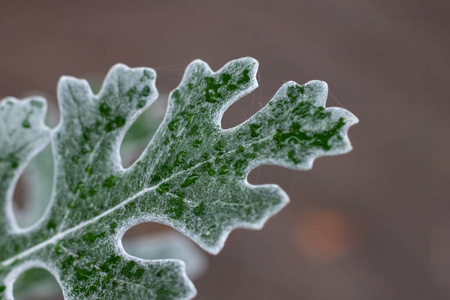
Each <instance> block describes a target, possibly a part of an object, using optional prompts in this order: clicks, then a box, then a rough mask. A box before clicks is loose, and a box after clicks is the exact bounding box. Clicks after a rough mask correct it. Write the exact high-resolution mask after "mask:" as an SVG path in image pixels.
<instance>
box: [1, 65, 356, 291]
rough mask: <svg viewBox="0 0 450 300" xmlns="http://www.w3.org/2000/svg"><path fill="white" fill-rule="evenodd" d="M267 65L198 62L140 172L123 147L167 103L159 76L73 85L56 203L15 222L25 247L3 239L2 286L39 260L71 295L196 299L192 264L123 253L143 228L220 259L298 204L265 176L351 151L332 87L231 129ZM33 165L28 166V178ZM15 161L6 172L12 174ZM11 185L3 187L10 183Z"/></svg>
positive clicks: (349, 119) (290, 90) (63, 90)
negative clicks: (272, 169) (182, 239)
mask: <svg viewBox="0 0 450 300" xmlns="http://www.w3.org/2000/svg"><path fill="white" fill-rule="evenodd" d="M257 66H258V63H257V62H256V60H254V59H252V58H242V59H238V60H234V61H231V62H229V63H228V64H226V65H225V66H224V67H223V68H221V69H220V70H219V71H217V72H212V71H211V69H210V68H209V66H208V65H207V64H206V63H204V62H202V61H200V60H196V61H194V62H193V63H191V64H190V65H189V66H188V68H187V70H186V73H185V75H184V77H183V80H182V82H181V84H180V85H179V86H178V87H177V89H175V90H174V91H173V92H172V93H171V94H170V99H169V105H168V109H167V113H166V116H165V119H164V121H163V123H162V124H161V126H160V127H159V129H158V131H157V132H156V134H155V136H154V137H153V139H152V141H151V142H150V144H149V146H148V147H147V149H146V151H145V152H144V153H143V154H142V156H141V157H140V158H139V159H138V160H137V161H136V162H135V164H134V165H133V166H132V167H130V168H128V169H123V168H122V165H121V161H120V155H119V149H120V143H121V141H122V138H123V136H124V135H125V133H126V130H127V129H128V128H129V126H130V125H131V123H132V122H133V121H134V120H135V119H136V118H137V116H138V115H139V114H140V113H141V112H142V111H143V110H144V109H145V108H146V107H148V106H149V105H150V104H151V103H152V102H153V101H154V100H155V99H156V97H157V92H156V88H155V86H154V80H155V78H156V75H155V73H154V71H153V70H151V69H146V68H139V69H130V68H128V67H126V66H124V65H116V66H114V67H113V68H112V69H111V71H110V72H109V73H108V75H107V77H106V79H105V83H104V85H103V87H102V90H101V91H100V93H99V94H98V95H94V94H93V93H92V92H91V90H90V88H89V86H88V84H87V82H86V81H84V80H78V79H75V78H72V77H63V78H62V79H61V80H60V82H59V85H58V98H59V104H60V108H61V114H62V117H61V122H60V124H59V125H58V127H57V128H56V129H55V130H54V131H53V132H52V140H53V143H52V144H53V152H54V155H55V162H56V163H55V169H56V172H55V185H54V190H53V196H52V200H51V204H50V206H49V209H48V210H47V212H46V214H45V215H44V217H43V218H42V219H41V221H40V222H38V223H37V224H35V225H34V226H33V227H30V228H26V229H20V228H17V226H16V227H14V226H13V227H12V228H13V230H14V234H15V235H16V237H15V239H13V240H8V237H6V240H5V238H3V239H2V238H1V237H0V249H1V247H3V249H4V250H5V251H4V252H3V254H2V253H0V262H1V265H0V282H1V279H2V275H3V274H8V273H10V272H14V270H17V266H16V265H17V264H18V263H19V265H22V264H23V263H25V262H27V261H36V260H39V261H42V262H44V263H47V265H52V266H54V268H53V267H52V269H54V270H55V269H57V270H59V271H58V272H55V274H56V273H57V274H58V280H59V281H60V282H61V285H62V289H63V291H64V293H65V295H66V299H88V298H92V297H103V298H104V297H115V298H124V297H125V295H126V298H130V299H132V298H136V297H141V298H142V297H145V298H155V297H157V296H158V297H166V298H170V299H175V298H176V299H188V298H190V297H193V296H194V295H195V289H194V287H193V285H192V283H191V282H190V281H189V280H188V278H187V277H186V274H185V271H184V264H183V263H181V262H177V261H174V260H163V261H147V260H142V259H137V258H135V257H131V256H130V255H128V254H126V253H125V251H124V249H123V247H122V244H121V238H122V236H123V233H124V232H125V231H126V230H127V229H128V228H130V227H132V226H133V225H135V224H139V223H142V222H148V221H154V222H159V223H162V224H166V225H170V226H172V227H173V228H175V229H176V230H178V231H180V232H181V233H183V234H185V235H186V236H188V237H189V238H191V239H192V240H193V241H195V242H196V243H197V244H199V245H200V246H201V247H202V248H203V249H205V250H207V251H209V252H210V253H217V252H219V251H220V249H221V248H222V247H223V245H224V242H225V240H226V237H227V236H228V234H229V233H230V231H231V230H233V229H234V228H238V227H239V228H251V229H258V228H261V227H262V226H263V224H264V223H265V221H266V220H267V219H268V218H269V217H270V216H272V215H273V214H275V213H276V212H278V211H279V210H280V209H281V208H282V207H283V206H284V205H286V203H287V202H288V196H287V194H286V193H285V192H284V191H283V190H282V189H281V188H279V187H278V186H277V185H258V186H255V185H250V184H249V183H248V182H247V175H248V173H249V172H250V171H251V170H252V169H253V168H255V167H256V166H258V165H261V164H276V165H282V166H285V167H289V168H293V169H308V168H310V167H311V166H312V162H313V160H314V159H315V158H316V157H318V156H323V155H333V154H340V153H345V152H348V151H349V150H350V149H351V147H350V143H349V141H348V138H347V136H346V133H347V130H348V128H349V127H350V126H351V125H352V124H354V123H356V122H357V119H356V117H354V116H353V115H352V114H351V113H349V112H347V111H345V110H343V109H338V108H332V109H324V108H323V107H322V106H323V105H324V104H325V100H326V94H327V87H326V84H325V83H322V82H320V81H313V82H310V83H307V84H306V85H304V86H300V85H297V84H296V83H294V82H288V83H286V84H284V85H283V86H282V87H281V88H280V90H279V91H278V92H277V94H276V95H275V96H274V98H273V99H272V100H271V101H270V102H269V104H268V105H267V106H266V107H264V108H263V109H261V110H260V111H259V112H258V113H257V114H255V115H254V116H253V117H252V118H250V119H249V120H247V121H246V122H244V123H242V124H240V125H238V126H236V127H234V128H231V129H227V130H223V129H222V128H221V127H220V119H221V118H222V115H223V113H224V111H225V110H226V109H227V108H228V107H229V106H230V105H231V104H232V103H233V102H235V101H237V100H238V99H239V98H241V97H243V96H244V95H246V94H248V93H249V92H251V91H252V90H254V89H255V88H256V86H257V83H256V70H257ZM31 154H35V153H34V152H32V153H31ZM29 156H30V157H31V155H29ZM29 159H30V158H27V159H24V160H23V161H21V162H20V163H21V164H23V165H21V166H20V170H22V169H23V167H24V165H25V164H24V163H23V162H28V161H29ZM8 160H11V158H10V157H8ZM0 162H1V161H0ZM8 163H9V164H5V163H3V165H5V166H9V167H10V168H12V166H13V165H14V164H13V163H11V162H8ZM3 165H1V164H0V167H1V166H3ZM6 171H7V172H10V173H11V174H13V175H14V174H15V173H14V172H13V171H12V170H8V169H6ZM6 174H8V173H6ZM0 175H1V174H0ZM14 176H18V175H17V174H15V175H14ZM5 178H6V179H8V178H7V177H5ZM6 179H3V178H2V181H0V183H4V184H5V182H6V184H8V183H10V182H8V181H7V180H6ZM5 180H6V181H5ZM194 183H195V184H194ZM9 230H10V229H9ZM5 242H10V244H11V245H9V246H8V247H5ZM2 269H3V270H2ZM10 274H12V273H10ZM141 278H142V279H141ZM158 278H160V279H158ZM3 282H5V280H3ZM149 282H150V285H148V284H149ZM5 283H6V282H5ZM129 286H132V287H133V288H131V287H129ZM1 289H2V287H1V285H0V293H1V292H2V290H1ZM107 295H108V296H107Z"/></svg>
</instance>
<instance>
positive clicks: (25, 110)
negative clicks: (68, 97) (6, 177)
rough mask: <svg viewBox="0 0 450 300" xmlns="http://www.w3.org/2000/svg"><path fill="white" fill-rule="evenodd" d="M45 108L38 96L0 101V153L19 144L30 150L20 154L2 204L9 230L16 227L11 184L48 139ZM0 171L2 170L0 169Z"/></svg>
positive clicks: (13, 151) (14, 148) (9, 98)
mask: <svg viewBox="0 0 450 300" xmlns="http://www.w3.org/2000/svg"><path fill="white" fill-rule="evenodd" d="M32 103H33V104H32ZM46 111H47V103H46V102H45V99H43V98H42V97H38V96H35V97H29V98H26V99H23V100H18V99H16V98H13V97H7V98H5V99H3V100H2V101H1V103H0V156H1V155H2V154H6V153H15V152H17V151H18V150H19V149H21V148H23V147H27V146H28V147H29V148H30V152H29V153H28V155H27V156H26V157H24V163H23V164H21V165H18V167H17V170H16V172H15V176H14V178H13V179H12V181H11V184H10V185H9V187H8V190H7V192H6V201H5V202H4V203H3V204H4V205H5V211H6V218H7V220H8V222H9V226H10V230H11V231H13V232H14V231H18V230H19V226H18V224H17V220H16V218H15V216H14V211H13V193H14V187H15V185H16V184H17V180H19V177H20V174H21V173H22V172H23V170H24V169H25V167H26V165H27V164H28V163H29V161H30V160H31V159H32V158H33V157H34V156H35V155H36V154H37V153H39V152H40V151H41V150H42V149H44V148H45V146H46V145H47V144H48V143H49V142H50V129H49V128H48V127H47V126H45V124H44V117H45V113H46ZM28 128H30V129H28ZM19 135H20V136H19ZM0 172H4V170H3V169H1V168H0Z"/></svg>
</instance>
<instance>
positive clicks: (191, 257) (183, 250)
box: [123, 232, 207, 280]
mask: <svg viewBox="0 0 450 300" xmlns="http://www.w3.org/2000/svg"><path fill="white" fill-rule="evenodd" d="M123 242H124V245H123V247H124V250H125V252H127V253H128V254H129V255H131V256H136V257H140V258H142V259H166V258H174V259H179V260H181V261H183V262H184V263H185V264H186V274H187V275H188V277H189V278H190V279H192V280H195V279H197V278H198V277H199V276H200V275H202V274H203V273H204V272H205V271H206V267H207V260H206V257H205V255H204V254H203V253H202V252H200V250H198V249H197V248H196V247H194V245H193V244H192V242H189V241H187V240H186V239H185V238H183V237H181V236H179V235H176V234H174V233H171V232H169V233H156V234H149V235H144V236H137V237H129V238H127V239H126V240H124V241H123Z"/></svg>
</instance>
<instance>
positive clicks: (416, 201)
mask: <svg viewBox="0 0 450 300" xmlns="http://www.w3.org/2000/svg"><path fill="white" fill-rule="evenodd" d="M449 14H450V2H449V1H444V0H427V1H425V0H423V1H420V0H408V1H406V0H403V1H402V0H361V1H357V0H343V1H334V0H325V1H319V0H313V1H303V0H299V1H266V0H257V1H256V0H255V1H245V0H238V1H211V0H210V1H163V0H158V1H155V0H154V1H96V2H95V3H94V2H93V1H29V2H28V1H6V0H0V96H1V97H4V96H9V95H11V96H16V97H20V96H22V95H23V94H24V93H26V92H29V91H30V90H31V91H42V92H45V93H47V94H48V95H50V98H54V95H55V93H56V83H57V80H58V78H59V76H61V75H74V76H77V77H82V78H85V77H90V76H104V74H106V72H107V71H108V69H109V68H110V67H111V66H112V65H113V64H115V63H117V62H123V63H126V64H128V65H130V66H133V67H136V66H148V67H153V68H155V69H156V71H157V72H158V80H157V86H158V89H159V90H160V92H168V91H170V90H171V89H173V88H174V87H176V86H177V85H178V82H179V80H180V79H181V77H182V74H183V70H184V68H185V67H186V65H187V64H188V63H189V62H190V61H192V60H193V59H196V58H201V59H203V60H205V61H206V62H208V63H209V64H210V65H211V67H212V68H213V69H214V70H216V69H218V68H220V67H221V66H222V65H223V64H225V63H226V62H227V61H229V60H231V59H234V58H239V57H242V56H252V57H254V58H256V59H258V60H259V62H260V71H259V83H260V88H259V89H257V90H256V91H255V92H253V93H252V94H251V95H249V96H247V97H245V98H244V99H243V100H242V101H239V102H238V103H237V104H235V105H233V106H232V107H231V108H230V109H229V111H227V113H226V115H225V118H224V120H223V126H224V127H231V126H234V125H236V124H238V123H240V122H242V121H243V120H245V119H246V118H247V117H248V116H250V115H251V114H252V113H254V112H255V111H257V110H258V109H259V108H261V107H262V106H263V105H264V104H265V103H267V101H268V100H269V99H270V97H271V96H272V95H273V94H274V93H275V91H276V90H277V89H278V87H280V86H281V85H282V84H283V82H285V81H287V80H295V81H297V82H299V83H304V82H306V81H309V80H312V79H321V80H324V81H326V82H328V84H329V86H330V92H331V93H330V96H329V99H328V106H340V107H345V108H347V109H348V110H350V111H352V112H353V113H354V114H355V115H356V116H358V117H359V119H360V124H358V125H356V126H355V127H354V128H352V129H351V130H350V138H351V140H352V143H353V146H354V150H353V151H352V152H351V153H349V154H346V155H342V156H337V157H327V158H321V159H319V160H317V161H316V163H315V165H314V168H313V170H311V171H308V172H297V171H291V170H286V169H283V168H279V167H262V168H258V169H257V170H255V171H253V172H252V174H251V176H250V181H251V182H252V183H269V182H270V183H277V184H279V185H280V186H281V187H283V188H284V189H285V190H286V192H287V193H288V194H289V195H290V197H291V203H290V205H288V206H287V207H286V208H285V209H284V210H283V211H282V212H281V213H280V214H278V215H276V216H275V217H274V218H272V219H271V220H270V221H269V222H268V223H267V224H266V226H265V227H264V229H263V230H261V231H248V230H237V231H235V232H233V233H232V234H231V235H230V238H229V240H228V242H227V244H226V247H225V248H224V250H223V251H222V252H221V253H220V254H219V255H218V256H217V257H213V256H209V268H208V270H207V272H206V274H204V275H203V276H202V277H201V278H200V279H198V280H197V281H196V282H195V285H196V287H197V289H198V297H197V298H196V299H202V300H203V299H303V300H319V299H320V300H322V299H325V300H328V299H350V300H352V299H355V300H356V299H367V300H371V299H386V300H391V299H408V300H413V299H449V297H450V201H449V200H450V199H449V193H448V192H449V190H448V184H449V178H450V176H449V175H450V174H449V166H450V161H449V155H448V153H449V152H450V142H449V138H450V134H449V130H448V129H449V125H450V118H449V113H450V103H449V98H450V82H449V79H450V76H449V70H450V68H449V67H450V64H449V60H448V59H447V57H448V55H449V53H450V38H449V25H450V21H449Z"/></svg>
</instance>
